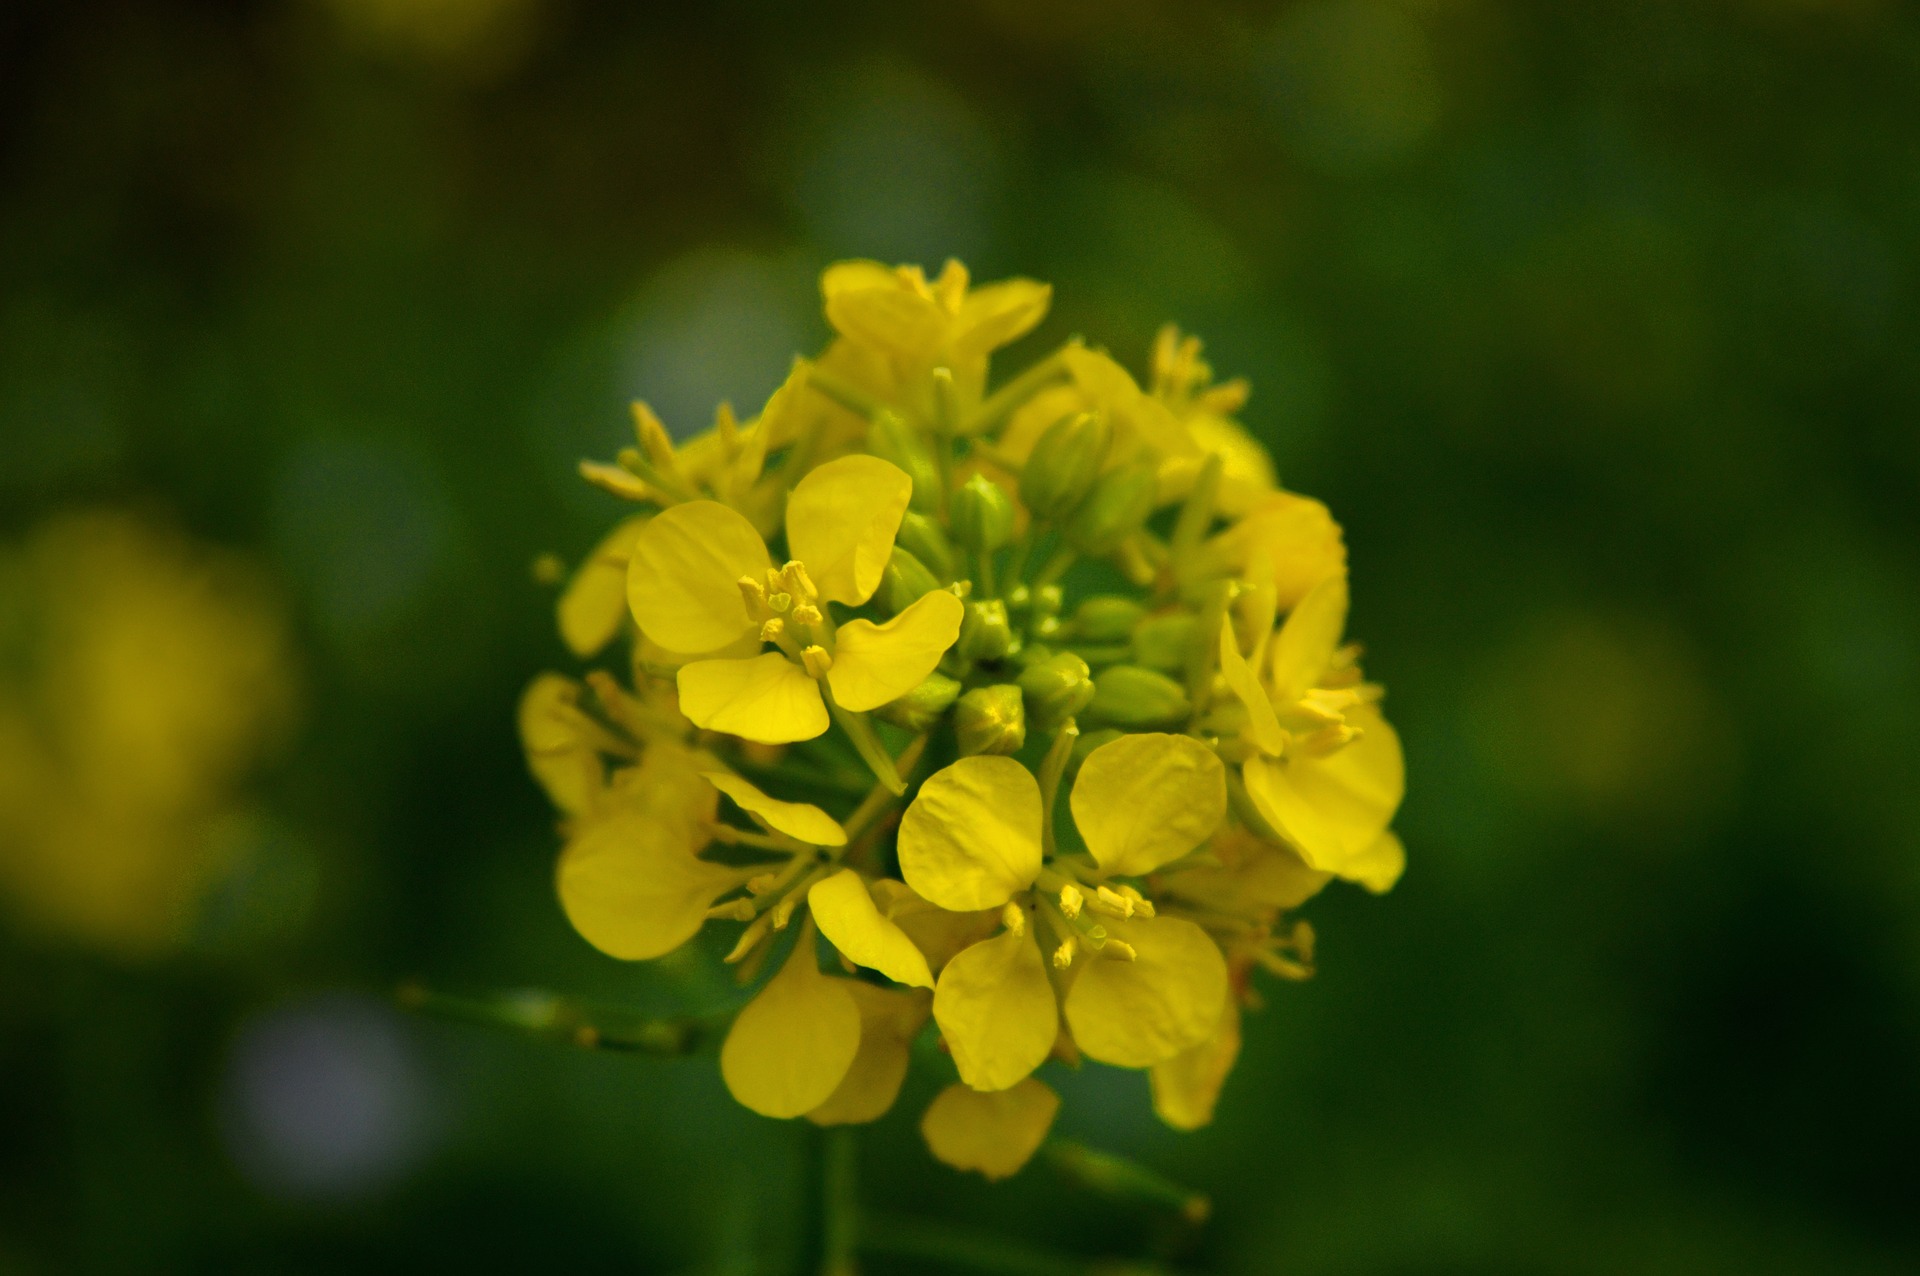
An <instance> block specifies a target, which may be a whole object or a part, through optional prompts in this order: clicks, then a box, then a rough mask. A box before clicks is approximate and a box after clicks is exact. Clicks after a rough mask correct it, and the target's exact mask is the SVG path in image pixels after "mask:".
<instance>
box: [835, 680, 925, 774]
mask: <svg viewBox="0 0 1920 1276" xmlns="http://www.w3.org/2000/svg"><path fill="white" fill-rule="evenodd" d="M820 694H821V696H822V697H823V698H824V699H825V700H826V702H827V708H828V709H829V710H830V711H831V712H832V714H833V720H834V721H835V722H837V723H839V724H840V729H841V730H842V731H844V732H846V733H847V739H849V740H851V741H853V747H854V748H855V749H856V750H857V751H858V752H859V754H860V758H861V760H862V761H863V762H865V763H866V764H867V766H868V767H869V768H870V769H871V770H872V771H873V778H874V779H876V780H878V781H880V783H881V784H884V785H885V786H886V788H887V792H889V793H891V794H893V795H894V796H895V797H898V796H899V795H900V794H902V793H905V792H906V791H907V786H906V783H905V782H904V781H902V780H901V778H900V772H899V771H898V770H897V769H896V768H895V767H894V765H893V758H892V757H891V756H890V755H889V754H888V753H887V749H886V746H885V745H883V744H881V743H880V737H879V736H877V735H875V734H874V732H873V724H872V723H871V722H869V721H867V715H866V714H864V713H855V712H853V711H852V710H850V709H842V708H841V707H840V706H839V704H838V703H837V702H835V700H834V698H833V693H832V692H831V691H829V690H828V689H827V684H826V682H825V680H822V681H821V683H820Z"/></svg>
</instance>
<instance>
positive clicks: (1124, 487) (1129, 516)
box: [1064, 462, 1160, 554]
mask: <svg viewBox="0 0 1920 1276" xmlns="http://www.w3.org/2000/svg"><path fill="white" fill-rule="evenodd" d="M1159 490H1160V481H1159V478H1158V476H1157V475H1155V473H1154V471H1153V467H1152V466H1150V465H1147V464H1145V463H1144V462H1134V463H1132V464H1128V465H1123V466H1121V467H1120V468H1119V469H1116V470H1109V471H1107V472H1106V473H1105V474H1102V475H1101V476H1100V481H1099V482H1098V483H1095V484H1094V485H1093V490H1092V491H1091V492H1089V493H1087V499H1086V500H1084V501H1082V502H1081V503H1080V507H1079V508H1078V509H1076V510H1074V512H1073V517H1071V518H1069V519H1068V520H1067V525H1066V527H1065V529H1064V530H1065V531H1066V534H1067V539H1068V540H1069V541H1071V542H1072V543H1073V547H1074V548H1075V549H1077V550H1079V551H1080V552H1081V553H1083V554H1109V553H1112V552H1113V549H1114V547H1115V546H1117V545H1119V543H1120V542H1121V541H1123V540H1125V539H1126V538H1127V537H1129V536H1131V535H1133V533H1135V532H1137V531H1139V530H1140V529H1141V528H1142V527H1144V526H1145V525H1146V522H1147V516H1148V515H1150V514H1152V513H1153V505H1154V501H1155V500H1156V499H1157V498H1158V496H1159Z"/></svg>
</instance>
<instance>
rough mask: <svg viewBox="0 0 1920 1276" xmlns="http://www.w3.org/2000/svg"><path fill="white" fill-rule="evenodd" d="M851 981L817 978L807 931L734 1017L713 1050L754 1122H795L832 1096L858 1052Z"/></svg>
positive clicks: (803, 930)
mask: <svg viewBox="0 0 1920 1276" xmlns="http://www.w3.org/2000/svg"><path fill="white" fill-rule="evenodd" d="M849 986H850V981H848V980H845V979H830V978H828V977H827V976H825V975H823V974H821V973H820V966H819V963H818V961H817V960H816V959H815V957H814V951H813V927H812V926H810V925H804V924H803V925H802V927H801V930H800V934H799V936H798V940H797V942H796V943H795V944H794V946H793V955H792V956H791V957H789V958H787V964H786V965H785V966H782V967H781V968H780V973H779V974H777V975H775V976H774V977H773V978H772V979H770V980H768V981H767V986H766V987H765V988H762V989H761V990H760V995H759V996H758V997H755V998H754V999H753V1000H752V1001H750V1002H748V1003H747V1006H746V1008H745V1009H744V1010H742V1011H741V1012H740V1013H739V1014H738V1015H737V1016H735V1017H734V1021H733V1027H732V1028H730V1029H729V1030H728V1031H727V1039H726V1042H725V1043H724V1044H723V1045H721V1047H720V1075H721V1076H722V1077H724V1078H725V1079H726V1082H727V1089H729V1090H731V1091H732V1092H733V1097H734V1098H736V1099H738V1100H739V1101H740V1103H741V1104H742V1105H744V1106H745V1107H749V1108H751V1109H753V1110H754V1111H755V1112H758V1113H759V1114H760V1115H761V1116H770V1117H797V1116H801V1115H804V1114H805V1113H808V1112H811V1111H813V1110H814V1109H815V1108H817V1107H819V1106H820V1105H821V1104H823V1103H825V1102H826V1101H827V1100H828V1099H829V1098H831V1097H832V1095H833V1092H834V1091H835V1090H837V1089H839V1087H840V1082H841V1081H842V1080H843V1079H844V1078H845V1077H846V1075H847V1070H848V1069H849V1068H851V1067H852V1066H853V1060H854V1056H855V1055H856V1054H858V1053H859V1050H860V1008H859V1006H857V1005H856V1004H855V1003H854V1000H853V993H852V992H851V991H849Z"/></svg>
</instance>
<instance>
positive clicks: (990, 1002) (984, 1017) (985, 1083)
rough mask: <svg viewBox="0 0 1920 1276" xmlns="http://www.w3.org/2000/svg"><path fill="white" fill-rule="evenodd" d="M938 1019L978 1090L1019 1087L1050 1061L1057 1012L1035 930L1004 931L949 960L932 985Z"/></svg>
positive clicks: (957, 1063)
mask: <svg viewBox="0 0 1920 1276" xmlns="http://www.w3.org/2000/svg"><path fill="white" fill-rule="evenodd" d="M933 1018H934V1021H935V1022H937V1023H938V1024H939V1025H940V1035H941V1036H943V1037H945V1038H946V1040H947V1046H948V1048H949V1049H951V1050H952V1051H953V1062H954V1066H955V1067H957V1068H959V1069H960V1079H961V1080H962V1081H964V1082H966V1083H967V1084H968V1085H970V1086H972V1087H973V1088H974V1089H976V1090H1004V1089H1006V1088H1007V1087H1008V1086H1011V1085H1017V1084H1019V1082H1020V1081H1021V1079H1022V1078H1024V1077H1025V1076H1026V1075H1027V1074H1028V1073H1030V1072H1032V1071H1033V1070H1034V1069H1035V1068H1037V1067H1039V1066H1040V1065H1041V1064H1042V1063H1044V1062H1046V1058H1047V1056H1048V1055H1049V1054H1051V1053H1052V1052H1053V1040H1054V1038H1055V1037H1056V1036H1058V1035H1059V1032H1060V1011H1059V1007H1058V1006H1057V1005H1056V1004H1055V1002H1054V997H1053V984H1052V982H1051V981H1049V980H1048V978H1047V964H1046V959H1045V958H1043V957H1042V956H1041V955H1040V945H1039V944H1038V943H1037V942H1036V939H1035V936H1034V935H1033V934H1032V933H1031V930H1027V931H1018V932H1016V931H1011V930H1007V931H1002V932H1000V934H998V935H996V936H994V937H993V938H992V939H988V940H984V941H982V942H980V943H978V944H975V945H974V946H973V947H971V948H969V949H967V950H966V951H965V952H963V953H961V954H960V955H959V956H958V957H955V958H954V959H953V960H952V961H950V962H948V963H947V968H946V969H945V970H943V971H941V972H940V982H939V984H938V985H936V986H935V988H934V990H933Z"/></svg>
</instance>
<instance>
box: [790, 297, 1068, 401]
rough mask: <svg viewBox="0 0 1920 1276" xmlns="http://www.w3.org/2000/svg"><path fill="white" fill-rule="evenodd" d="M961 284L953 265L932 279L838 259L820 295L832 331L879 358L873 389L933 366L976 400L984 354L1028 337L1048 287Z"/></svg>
mask: <svg viewBox="0 0 1920 1276" xmlns="http://www.w3.org/2000/svg"><path fill="white" fill-rule="evenodd" d="M969 282H970V280H969V277H968V275H967V268H966V267H965V266H962V265H961V264H960V263H959V262H957V261H951V260H950V261H948V262H947V264H946V267H945V269H943V270H942V271H941V272H940V276H939V278H937V279H935V280H933V281H932V282H929V281H928V280H927V277H926V275H925V274H924V273H923V272H922V271H921V269H920V267H918V266H898V267H888V266H884V265H882V264H881V263H879V262H877V261H845V262H841V263H839V264H838V265H835V266H831V267H829V268H828V269H827V271H826V273H825V274H824V275H822V276H821V278H820V290H821V292H822V294H824V296H825V299H826V309H827V322H828V323H830V324H832V325H833V328H834V331H836V332H838V333H839V334H840V335H841V337H842V338H843V339H844V340H845V341H847V342H849V343H850V344H852V345H853V346H855V347H856V348H858V349H859V350H860V351H861V352H862V353H864V354H866V355H868V356H870V357H872V358H874V359H876V360H878V361H879V369H878V370H881V372H882V375H881V377H880V378H878V380H879V381H880V384H879V385H877V386H876V387H875V388H876V389H879V390H881V391H882V392H885V391H887V390H895V391H898V390H902V389H908V388H911V387H915V386H916V385H917V384H918V383H919V382H920V381H921V380H922V379H924V377H925V376H926V374H927V372H928V371H929V370H930V369H931V368H933V367H935V366H936V365H938V366H943V367H947V368H949V369H950V370H951V371H952V373H953V375H954V377H955V379H956V380H957V381H959V382H960V383H961V385H962V386H963V388H965V389H966V390H968V391H970V392H971V393H972V394H974V395H976V396H977V394H978V392H979V390H980V387H981V384H982V383H983V382H984V381H985V379H986V366H987V356H988V355H990V354H992V353H993V352H994V351H995V350H997V349H999V348H1000V347H1001V346H1004V345H1006V344H1008V343H1009V342H1012V341H1016V340H1018V339H1019V338H1021V337H1023V336H1025V335H1026V334H1027V333H1028V332H1031V331H1032V330H1033V328H1034V327H1035V326H1036V325H1037V324H1038V323H1039V322H1040V321H1041V320H1042V319H1044V318H1045V317H1046V314H1047V306H1048V304H1049V302H1050V301H1051V300H1052V297H1053V290H1052V289H1051V288H1049V287H1048V286H1047V285H1045V284H1039V283H1035V282H1033V281H1032V280H1030V279H1009V280H1005V281H1003V282H1001V283H996V284H987V285H986V286H984V287H981V288H972V289H970V288H969V287H968V284H969ZM914 406H915V407H919V408H922V409H923V410H924V411H927V412H929V413H930V412H931V411H932V409H931V406H930V405H924V406H923V405H920V404H915V405H914Z"/></svg>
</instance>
